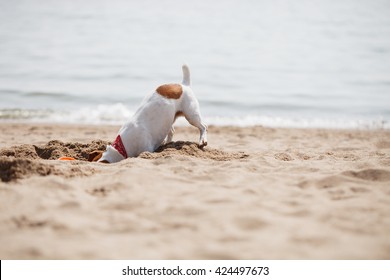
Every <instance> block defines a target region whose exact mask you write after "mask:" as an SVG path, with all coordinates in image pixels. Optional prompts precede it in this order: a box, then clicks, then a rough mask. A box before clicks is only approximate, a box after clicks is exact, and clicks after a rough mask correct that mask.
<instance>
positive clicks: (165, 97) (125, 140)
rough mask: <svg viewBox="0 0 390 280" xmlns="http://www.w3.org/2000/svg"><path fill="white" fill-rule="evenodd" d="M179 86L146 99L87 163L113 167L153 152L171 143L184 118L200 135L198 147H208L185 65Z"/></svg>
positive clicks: (167, 86)
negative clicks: (109, 164)
mask: <svg viewBox="0 0 390 280" xmlns="http://www.w3.org/2000/svg"><path fill="white" fill-rule="evenodd" d="M182 70H183V81H182V83H181V84H179V83H176V84H164V85H161V86H159V87H158V88H157V89H156V90H155V91H154V92H153V93H152V94H149V95H148V96H146V97H145V99H144V100H143V102H142V103H141V105H140V107H139V108H138V109H137V111H136V112H135V114H134V115H133V116H132V118H131V119H130V120H129V121H128V122H126V123H125V124H124V125H123V126H122V127H121V129H120V130H119V132H118V135H117V137H116V139H115V141H114V142H113V143H112V144H111V145H107V147H106V150H105V151H104V152H102V151H94V152H92V153H91V154H90V155H89V161H97V162H102V163H115V162H119V161H121V160H124V159H126V158H128V157H137V156H138V155H139V154H141V153H142V152H154V151H155V150H156V149H157V148H158V147H160V146H161V145H163V144H166V143H170V142H172V138H173V134H174V133H175V129H174V127H173V124H174V123H175V121H176V119H177V118H178V117H182V116H184V117H185V118H186V119H187V121H188V122H189V123H190V124H191V125H193V126H195V127H197V128H198V129H199V132H200V137H199V146H200V147H204V146H206V145H207V125H206V124H204V122H203V121H202V117H201V114H200V109H199V102H198V100H197V99H196V97H195V94H194V92H193V91H192V89H191V87H190V86H191V80H190V69H189V67H188V66H187V65H186V64H184V65H183V66H182Z"/></svg>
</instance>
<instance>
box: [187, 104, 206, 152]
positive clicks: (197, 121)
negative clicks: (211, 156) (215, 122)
mask: <svg viewBox="0 0 390 280" xmlns="http://www.w3.org/2000/svg"><path fill="white" fill-rule="evenodd" d="M184 116H185V118H186V119H187V121H188V122H189V123H190V124H191V125H193V126H195V127H197V128H198V129H199V132H200V137H199V146H200V147H204V146H207V125H206V124H205V123H203V122H202V119H201V117H200V114H199V113H198V112H195V113H194V114H186V113H184Z"/></svg>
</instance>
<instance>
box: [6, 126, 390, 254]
mask: <svg viewBox="0 0 390 280" xmlns="http://www.w3.org/2000/svg"><path fill="white" fill-rule="evenodd" d="M118 129H119V126H109V125H84V124H82V125H66V124H38V123H0V130H1V131H2V133H1V134H0V176H1V181H0V194H1V195H0V209H1V210H0V242H1V244H2V246H1V249H0V258H1V259H389V258H390V238H389V235H388V233H389V232H390V217H389V213H390V189H389V187H390V141H389V139H390V131H389V130H336V129H314V128H311V129H303V128H301V129H298V128H269V127H262V126H252V127H233V126H226V127H223V126H210V127H209V131H208V138H209V143H208V146H207V147H205V148H204V149H200V148H199V147H198V146H197V144H196V142H197V140H198V138H199V132H198V130H197V129H195V128H193V127H177V128H176V134H175V136H174V142H173V143H171V144H169V145H167V146H165V147H163V148H161V149H159V150H158V151H157V152H155V153H143V154H141V155H140V156H139V157H137V158H129V159H126V160H124V161H121V162H119V163H116V164H100V163H95V162H88V161H87V156H88V153H89V152H90V151H91V150H93V149H101V148H104V146H105V145H106V144H107V143H109V142H110V141H113V140H114V139H115V136H116V133H117V131H118ZM61 156H72V157H75V158H77V159H78V160H76V161H59V160H57V159H58V158H59V157H61Z"/></svg>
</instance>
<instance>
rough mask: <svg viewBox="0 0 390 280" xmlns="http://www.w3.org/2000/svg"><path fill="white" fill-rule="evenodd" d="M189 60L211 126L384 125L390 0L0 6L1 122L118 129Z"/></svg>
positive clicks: (146, 0) (69, 0)
mask: <svg viewBox="0 0 390 280" xmlns="http://www.w3.org/2000/svg"><path fill="white" fill-rule="evenodd" d="M184 62H185V63H187V64H188V65H189V66H190V69H191V74H192V75H191V76H192V84H193V89H194V91H195V94H196V95H197V96H198V99H199V102H200V105H201V111H202V113H203V115H204V117H205V119H206V122H207V123H208V124H215V125H240V126H246V125H266V126H278V127H280V126H282V127H283V126H286V127H336V128H354V127H358V128H390V125H389V119H390V1H389V0H296V1H288V0H272V1H271V0H215V1H209V0H197V1H181V0H165V1H158V0H142V1H131V0H105V1H103V0H101V1H99V0H83V1H81V0H80V1H77V0H13V1H6V0H0V121H21V120H22V121H34V122H37V121H38V122H63V123H110V124H121V123H122V122H123V121H125V120H126V119H127V118H129V117H130V116H131V115H132V113H133V112H134V111H135V109H136V108H137V106H138V105H139V103H140V102H141V100H142V99H143V97H144V96H145V95H146V94H147V93H150V92H152V91H153V90H154V89H155V88H156V87H157V86H158V85H159V84H161V83H170V82H180V81H181V79H182V73H181V65H182V64H183V63H184Z"/></svg>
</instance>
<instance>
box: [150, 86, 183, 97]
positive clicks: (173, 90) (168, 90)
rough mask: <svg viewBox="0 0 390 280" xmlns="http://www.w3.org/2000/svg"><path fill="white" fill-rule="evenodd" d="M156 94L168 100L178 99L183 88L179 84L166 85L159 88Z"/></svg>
mask: <svg viewBox="0 0 390 280" xmlns="http://www.w3.org/2000/svg"><path fill="white" fill-rule="evenodd" d="M156 92H157V93H158V94H160V95H161V96H164V97H166V98H168V99H179V98H180V96H181V95H182V94H183V88H182V86H181V85H179V84H166V85H162V86H159V87H158V88H157V89H156Z"/></svg>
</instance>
